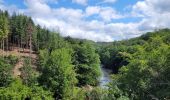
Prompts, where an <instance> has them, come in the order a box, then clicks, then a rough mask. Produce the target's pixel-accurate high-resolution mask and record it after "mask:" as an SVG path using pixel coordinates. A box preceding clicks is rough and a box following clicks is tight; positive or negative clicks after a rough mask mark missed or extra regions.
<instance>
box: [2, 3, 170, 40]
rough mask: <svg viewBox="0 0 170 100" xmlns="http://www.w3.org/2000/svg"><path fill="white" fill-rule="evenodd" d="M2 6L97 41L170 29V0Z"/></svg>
mask: <svg viewBox="0 0 170 100" xmlns="http://www.w3.org/2000/svg"><path fill="white" fill-rule="evenodd" d="M0 9H1V10H8V11H9V13H10V14H11V15H12V14H13V13H14V12H16V13H17V14H25V15H27V16H30V17H32V19H33V20H34V22H35V24H37V25H38V24H39V25H41V26H42V27H46V28H48V29H50V30H52V31H57V32H59V33H60V34H61V35H62V36H71V37H74V38H81V39H89V40H93V41H96V42H99V41H100V42H111V41H115V40H123V39H129V38H133V37H138V36H140V35H142V34H144V33H146V32H150V31H154V30H157V29H161V28H170V0H0Z"/></svg>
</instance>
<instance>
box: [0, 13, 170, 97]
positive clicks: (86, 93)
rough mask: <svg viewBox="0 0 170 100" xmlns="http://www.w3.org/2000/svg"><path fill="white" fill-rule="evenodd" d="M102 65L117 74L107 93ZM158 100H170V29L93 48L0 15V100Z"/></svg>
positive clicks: (26, 21)
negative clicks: (102, 83) (103, 85)
mask: <svg viewBox="0 0 170 100" xmlns="http://www.w3.org/2000/svg"><path fill="white" fill-rule="evenodd" d="M100 65H103V66H104V67H105V68H107V69H110V70H111V71H112V74H111V75H110V78H111V82H109V83H108V84H107V86H106V87H107V88H103V87H101V86H100V85H99V84H100V81H99V80H100V77H101V69H100ZM159 99H160V100H168V99H170V29H168V28H167V29H160V30H155V31H154V32H148V33H146V34H144V35H142V36H140V37H137V38H132V39H128V40H122V41H114V42H93V41H90V40H85V39H84V40H83V39H76V38H72V37H69V36H68V37H62V36H61V35H60V33H58V32H54V31H51V30H49V29H47V28H45V27H41V26H40V25H36V24H35V23H34V22H33V20H32V18H31V17H28V16H25V15H22V14H15V13H14V14H13V15H9V13H8V12H7V11H0V100H159Z"/></svg>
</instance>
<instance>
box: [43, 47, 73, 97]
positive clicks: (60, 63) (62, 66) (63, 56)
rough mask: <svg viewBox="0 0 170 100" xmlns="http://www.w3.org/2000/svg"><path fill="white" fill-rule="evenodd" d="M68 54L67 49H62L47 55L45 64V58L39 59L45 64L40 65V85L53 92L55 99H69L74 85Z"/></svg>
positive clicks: (69, 55)
mask: <svg viewBox="0 0 170 100" xmlns="http://www.w3.org/2000/svg"><path fill="white" fill-rule="evenodd" d="M41 52H43V51H40V54H42V53H41ZM70 53H71V52H70V50H69V49H66V48H62V49H57V50H54V51H52V52H51V53H49V54H50V56H49V58H48V61H47V62H46V60H45V59H46V58H41V61H42V60H43V59H44V60H45V63H42V75H41V77H40V84H42V85H43V86H44V87H46V88H48V89H50V90H51V91H53V92H54V97H55V98H56V99H63V100H65V99H69V98H71V96H72V92H73V88H74V84H75V83H76V79H75V72H74V70H73V65H72V64H71V54H70ZM40 56H41V55H40ZM41 57H43V56H41Z"/></svg>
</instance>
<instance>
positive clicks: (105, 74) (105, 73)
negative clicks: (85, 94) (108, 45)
mask: <svg viewBox="0 0 170 100" xmlns="http://www.w3.org/2000/svg"><path fill="white" fill-rule="evenodd" d="M100 69H101V73H102V75H101V78H100V86H101V87H103V88H107V86H106V85H107V84H108V83H109V82H111V78H110V74H111V72H112V71H111V70H110V69H106V68H104V67H102V66H101V67H100Z"/></svg>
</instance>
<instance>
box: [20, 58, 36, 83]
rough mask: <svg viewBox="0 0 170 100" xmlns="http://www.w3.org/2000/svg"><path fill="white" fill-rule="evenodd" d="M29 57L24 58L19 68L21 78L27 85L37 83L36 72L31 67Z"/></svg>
mask: <svg viewBox="0 0 170 100" xmlns="http://www.w3.org/2000/svg"><path fill="white" fill-rule="evenodd" d="M30 60H31V59H29V58H25V61H24V65H23V67H22V68H21V79H22V81H23V83H24V84H25V85H27V86H33V85H35V84H37V77H38V73H37V72H36V71H35V69H33V67H32V66H31V64H30Z"/></svg>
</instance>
